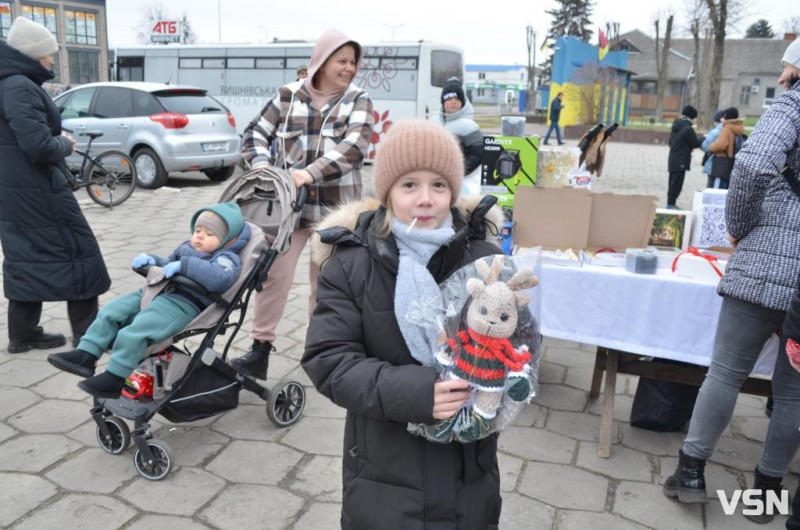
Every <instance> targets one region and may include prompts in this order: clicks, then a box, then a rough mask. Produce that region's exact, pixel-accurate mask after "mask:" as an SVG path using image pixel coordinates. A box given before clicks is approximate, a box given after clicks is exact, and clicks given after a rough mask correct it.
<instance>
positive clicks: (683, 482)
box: [664, 449, 708, 503]
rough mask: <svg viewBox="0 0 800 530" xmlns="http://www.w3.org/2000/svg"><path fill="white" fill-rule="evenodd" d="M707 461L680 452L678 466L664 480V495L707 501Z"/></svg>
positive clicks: (683, 500) (693, 500)
mask: <svg viewBox="0 0 800 530" xmlns="http://www.w3.org/2000/svg"><path fill="white" fill-rule="evenodd" d="M705 467H706V461H705V460H702V459H700V458H694V457H691V456H689V455H687V454H686V453H684V452H683V449H681V450H680V452H679V453H678V468H677V469H676V470H675V473H673V474H672V476H671V477H669V478H667V480H666V482H664V495H666V496H667V497H677V499H678V501H680V502H686V503H689V502H706V499H707V497H708V495H707V494H706V478H705V475H704V473H705Z"/></svg>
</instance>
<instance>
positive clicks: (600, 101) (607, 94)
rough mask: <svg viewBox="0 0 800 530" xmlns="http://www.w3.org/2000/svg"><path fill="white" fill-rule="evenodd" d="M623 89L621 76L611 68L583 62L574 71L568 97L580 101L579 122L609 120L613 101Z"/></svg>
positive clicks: (612, 118) (612, 117)
mask: <svg viewBox="0 0 800 530" xmlns="http://www.w3.org/2000/svg"><path fill="white" fill-rule="evenodd" d="M622 89H623V83H622V78H621V77H620V76H619V75H618V74H617V73H616V72H615V70H614V69H613V68H608V67H604V66H600V65H599V64H597V63H585V64H584V65H583V66H581V67H580V68H578V69H577V70H576V71H575V74H574V77H573V82H572V83H571V84H570V88H569V89H568V90H570V99H578V100H580V102H581V105H580V113H579V115H578V121H579V123H585V124H588V123H597V122H599V121H606V122H611V121H613V120H614V119H615V116H613V107H614V103H615V102H616V101H617V100H618V98H619V97H620V94H621V92H622Z"/></svg>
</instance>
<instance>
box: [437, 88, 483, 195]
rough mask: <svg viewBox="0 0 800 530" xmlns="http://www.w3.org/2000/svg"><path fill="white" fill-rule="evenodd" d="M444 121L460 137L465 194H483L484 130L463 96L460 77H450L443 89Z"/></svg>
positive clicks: (446, 126)
mask: <svg viewBox="0 0 800 530" xmlns="http://www.w3.org/2000/svg"><path fill="white" fill-rule="evenodd" d="M442 109H443V112H442V122H443V123H444V128H445V129H447V130H448V131H450V132H451V133H452V134H453V135H454V136H455V137H456V139H457V140H458V145H459V146H460V147H461V154H462V155H463V156H464V183H463V184H462V186H461V192H462V193H464V194H475V193H480V184H481V175H480V172H481V159H482V157H483V133H482V132H481V129H480V127H478V124H477V123H475V120H473V119H472V117H473V116H474V115H475V110H474V109H473V108H472V103H470V102H469V100H468V99H467V98H466V96H465V95H464V88H463V87H462V86H461V83H460V82H459V80H458V79H457V78H450V79H448V80H447V84H446V85H445V86H444V88H443V89H442Z"/></svg>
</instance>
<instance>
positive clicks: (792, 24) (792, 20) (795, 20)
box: [783, 17, 800, 35]
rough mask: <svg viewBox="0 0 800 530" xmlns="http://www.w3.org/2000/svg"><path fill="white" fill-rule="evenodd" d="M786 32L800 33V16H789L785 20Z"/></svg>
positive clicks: (784, 27)
mask: <svg viewBox="0 0 800 530" xmlns="http://www.w3.org/2000/svg"><path fill="white" fill-rule="evenodd" d="M783 31H784V33H794V34H795V35H796V34H798V33H800V17H789V18H787V19H786V20H784V21H783Z"/></svg>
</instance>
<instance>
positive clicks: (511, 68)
mask: <svg viewBox="0 0 800 530" xmlns="http://www.w3.org/2000/svg"><path fill="white" fill-rule="evenodd" d="M465 68H466V74H465V79H464V88H465V90H466V93H467V97H468V98H469V100H470V101H472V102H473V103H484V104H490V105H516V103H517V102H519V100H520V93H521V92H525V91H526V90H527V89H528V67H527V66H525V65H521V64H512V65H505V64H468V65H466V67H465ZM537 74H538V72H537ZM537 77H538V75H537ZM537 81H538V79H537ZM534 86H538V83H536V84H534ZM541 100H542V97H541V94H539V93H538V92H537V100H536V102H535V105H536V108H540V107H541V104H542V101H541Z"/></svg>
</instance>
